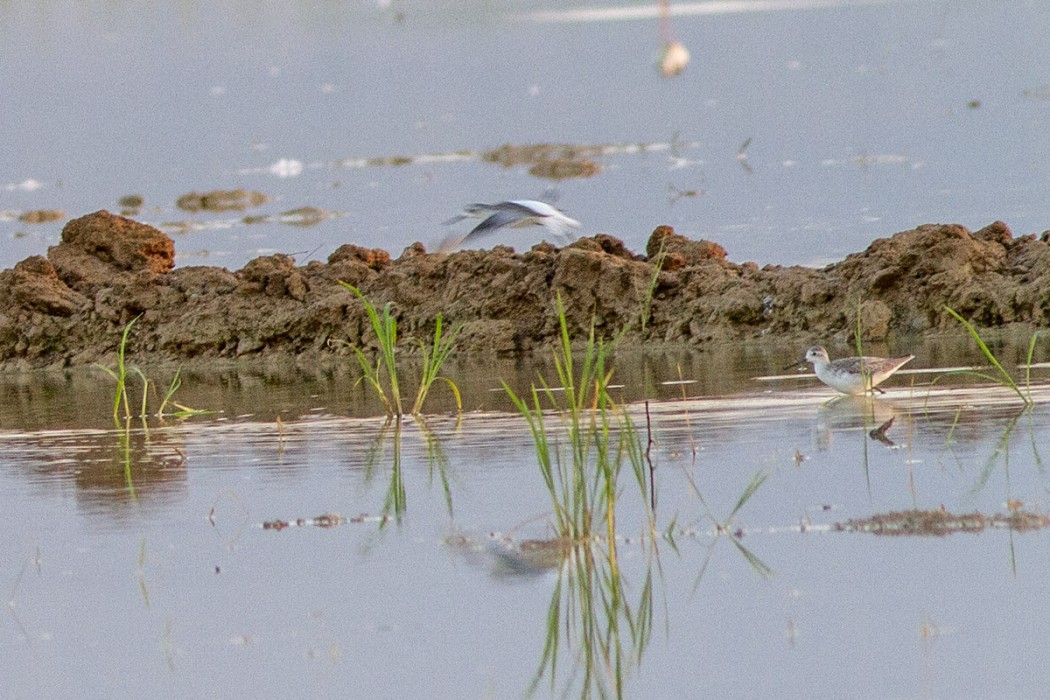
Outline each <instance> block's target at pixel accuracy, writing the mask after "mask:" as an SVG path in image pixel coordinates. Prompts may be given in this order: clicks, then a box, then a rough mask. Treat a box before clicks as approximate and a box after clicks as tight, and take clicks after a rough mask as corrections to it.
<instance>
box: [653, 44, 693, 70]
mask: <svg viewBox="0 0 1050 700" xmlns="http://www.w3.org/2000/svg"><path fill="white" fill-rule="evenodd" d="M657 65H658V66H659V68H660V75H662V76H663V77H665V78H673V77H675V76H676V75H678V74H679V73H681V72H682V71H684V70H685V68H686V66H688V65H689V49H687V48H685V46H684V45H683V44H682V42H680V41H671V42H668V43H666V44H664V46H663V49H661V51H660V60H659V61H658V62H657Z"/></svg>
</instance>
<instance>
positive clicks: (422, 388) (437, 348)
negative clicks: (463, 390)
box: [339, 280, 463, 416]
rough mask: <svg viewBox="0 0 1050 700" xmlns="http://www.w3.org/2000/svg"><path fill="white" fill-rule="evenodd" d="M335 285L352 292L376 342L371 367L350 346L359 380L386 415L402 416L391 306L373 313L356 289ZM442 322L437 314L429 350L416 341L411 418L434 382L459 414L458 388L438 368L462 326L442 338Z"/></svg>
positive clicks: (420, 407) (373, 309)
mask: <svg viewBox="0 0 1050 700" xmlns="http://www.w3.org/2000/svg"><path fill="white" fill-rule="evenodd" d="M339 284H341V285H343V287H345V288H346V289H349V290H350V291H351V292H353V294H354V295H355V296H356V297H357V298H358V299H360V300H361V303H362V304H364V306H365V313H367V314H368V320H369V321H370V323H371V325H372V331H373V332H374V333H375V336H376V340H377V342H378V343H379V354H378V356H377V357H376V359H375V362H374V363H373V362H372V361H371V360H370V359H369V358H368V356H367V355H366V354H365V352H364V351H363V350H362V349H361V348H359V347H357V346H356V345H351V346H350V348H351V349H352V350H353V351H354V356H355V357H356V358H357V362H358V364H359V365H360V367H361V371H362V372H363V373H364V375H363V377H362V379H363V380H364V381H366V382H367V383H368V385H369V386H371V387H372V389H373V390H375V393H376V395H377V396H378V397H379V399H380V400H381V401H382V402H383V405H384V407H385V408H386V412H387V414H388V415H391V416H402V415H404V413H405V411H404V409H403V406H402V401H401V384H400V379H399V377H398V366H397V356H396V347H395V346H396V345H397V318H395V317H394V314H393V306H394V305H393V302H387V303H386V304H385V305H384V306H383V309H382V311H377V310H376V307H375V305H374V304H372V302H371V301H369V300H368V299H367V298H366V297H365V295H364V294H363V293H362V292H361V290H360V289H358V288H357V287H355V286H354V285H352V284H349V283H347V282H343V281H342V280H340V281H339ZM442 321H443V320H442V316H441V314H438V315H437V318H436V319H435V321H434V340H433V342H432V343H431V344H430V345H429V346H428V345H427V344H426V343H424V342H423V341H422V340H420V341H419V346H420V349H421V351H422V355H423V368H422V370H421V373H420V380H419V389H418V390H417V392H416V399H415V402H414V403H413V404H412V410H411V411H410V413H412V414H413V415H417V414H419V413H421V412H422V411H423V402H424V401H426V398H427V395H428V394H429V393H430V389H431V387H432V386H433V384H434V382H435V381H437V380H438V379H440V380H442V381H444V382H445V383H446V384H447V385H448V387H449V389H451V390H452V394H453V396H454V397H455V399H456V408H457V409H458V410H459V411H462V410H463V402H462V400H461V399H460V395H459V388H458V387H457V386H456V384H455V382H453V381H452V380H451V379H449V378H448V377H443V376H441V374H440V373H441V368H442V366H444V364H445V361H446V360H447V359H448V356H449V353H451V352H452V349H453V347H454V346H455V344H456V339H457V337H458V336H459V332H460V330H462V328H463V326H462V324H460V325H458V326H456V327H455V328H453V329H452V332H451V333H449V334H447V335H443V332H442V328H443V327H442ZM384 385H385V386H384Z"/></svg>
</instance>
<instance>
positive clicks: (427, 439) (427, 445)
mask: <svg viewBox="0 0 1050 700" xmlns="http://www.w3.org/2000/svg"><path fill="white" fill-rule="evenodd" d="M410 420H411V422H409V421H410ZM457 422H458V421H457ZM405 424H408V425H410V426H411V427H414V428H415V430H416V431H417V435H418V437H419V439H420V440H421V441H422V443H423V447H424V450H425V454H426V462H427V467H428V470H429V480H430V483H431V485H433V481H434V478H435V477H436V478H437V480H438V481H439V482H440V483H441V490H442V493H443V494H444V498H445V507H446V509H447V510H448V514H449V517H452V487H451V483H450V482H449V479H448V457H447V456H446V455H445V450H444V447H443V446H442V444H441V440H440V438H439V437H438V435H437V434H436V433H435V432H434V431H433V430H431V429H430V426H429V425H428V424H427V422H426V420H425V419H424V418H423V417H422V416H414V417H412V418H411V419H409V418H407V417H402V416H396V417H394V416H392V417H389V418H387V420H386V422H384V423H383V425H382V426H381V427H380V428H379V430H378V431H377V432H376V434H375V437H374V438H373V440H372V443H371V446H370V447H369V449H368V452H367V456H366V457H365V480H366V482H371V481H372V480H373V479H375V478H377V476H378V475H379V474H380V473H381V472H382V471H383V470H384V469H385V468H386V465H387V464H389V474H388V478H389V483H388V485H387V490H386V496H385V498H384V500H383V516H384V517H383V518H382V519H381V520H380V527H382V526H383V525H385V524H386V523H387V522H389V520H390V518H391V517H392V518H393V520H394V521H395V522H397V523H398V524H400V523H401V519H402V517H403V516H404V515H405V512H406V511H407V510H408V493H407V490H406V487H405V476H404V472H403V471H402V465H401V451H402V447H401V441H402V430H403V428H404V427H405ZM388 449H389V452H388ZM388 459H389V461H388Z"/></svg>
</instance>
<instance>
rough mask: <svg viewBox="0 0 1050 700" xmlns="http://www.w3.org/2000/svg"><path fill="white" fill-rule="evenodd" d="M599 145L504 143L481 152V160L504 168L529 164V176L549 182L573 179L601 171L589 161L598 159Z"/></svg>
mask: <svg viewBox="0 0 1050 700" xmlns="http://www.w3.org/2000/svg"><path fill="white" fill-rule="evenodd" d="M602 153H603V149H602V147H600V146H574V145H571V144H558V143H539V144H531V145H527V146H512V145H510V144H504V145H503V146H500V147H499V148H495V149H493V150H490V151H485V152H484V153H482V154H481V160H482V161H485V162H488V163H499V164H500V165H502V166H503V167H504V168H512V167H515V166H518V165H529V166H531V167H529V174H530V175H535V176H536V177H545V178H548V179H551V180H565V179H568V178H574V177H591V176H593V175H597V174H598V173H600V172H601V170H602V167H601V165H599V164H598V163H597V162H595V161H594V160H592V158H594V157H596V156H600V155H602Z"/></svg>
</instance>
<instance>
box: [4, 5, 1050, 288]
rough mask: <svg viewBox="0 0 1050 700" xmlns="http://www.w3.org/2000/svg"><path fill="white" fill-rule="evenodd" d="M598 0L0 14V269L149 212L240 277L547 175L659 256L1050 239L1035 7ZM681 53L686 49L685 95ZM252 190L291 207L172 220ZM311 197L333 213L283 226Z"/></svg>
mask: <svg viewBox="0 0 1050 700" xmlns="http://www.w3.org/2000/svg"><path fill="white" fill-rule="evenodd" d="M583 6H584V5H582V4H575V3H557V4H553V3H550V2H547V1H543V2H541V1H532V0H530V1H527V2H515V3H491V2H454V3H452V2H435V1H434V0H422V1H421V0H392V1H389V2H386V1H383V2H355V3H340V4H335V5H332V4H324V5H316V4H311V3H308V4H303V3H292V4H288V3H274V2H264V3H234V4H233V8H235V9H231V11H230V12H226V13H215V12H212V11H211V10H210V8H209V7H208V6H207V5H205V4H201V3H195V2H188V3H179V4H178V5H177V6H172V7H168V6H154V5H148V6H146V7H142V6H140V5H136V4H129V3H97V2H89V3H80V2H77V3H73V2H68V1H66V2H61V1H55V2H42V3H33V4H31V5H23V4H17V3H16V4H10V3H8V4H4V5H3V6H2V7H0V65H3V66H4V68H5V69H4V71H2V72H0V90H2V92H3V93H4V94H6V95H17V96H18V99H11V100H5V101H4V103H3V104H2V105H0V123H2V124H4V128H3V129H0V152H3V153H4V154H5V157H4V162H3V164H2V165H0V213H2V215H0V236H2V237H3V239H4V240H5V243H4V245H3V246H2V250H0V265H3V266H4V267H8V266H10V265H11V264H13V263H14V262H15V261H17V260H19V259H21V258H23V257H25V256H27V255H31V254H42V253H44V251H45V250H46V247H47V246H48V245H51V244H54V243H56V242H57V240H58V235H59V232H60V229H61V225H62V223H63V221H64V219H60V220H59V221H56V222H53V223H41V224H28V223H22V222H20V221H19V220H18V218H17V217H18V216H20V215H21V214H23V213H25V212H28V211H33V210H37V209H58V210H62V211H63V212H65V215H66V217H72V216H79V215H81V214H85V213H88V212H91V211H95V210H97V209H100V208H108V209H111V210H116V209H119V208H120V207H119V204H118V200H119V198H121V197H123V196H125V195H132V194H135V195H140V196H141V197H142V198H143V199H144V205H143V206H142V208H141V209H140V210H139V211H138V213H137V214H136V216H137V217H138V218H139V219H142V220H145V221H147V222H149V223H152V224H155V225H158V226H161V227H163V228H164V230H166V231H168V232H169V233H170V234H171V235H173V236H174V237H175V238H176V247H177V251H178V264H180V265H189V264H216V265H223V266H226V267H231V268H237V267H240V266H241V265H243V264H244V262H245V261H247V260H248V259H250V258H252V257H254V256H256V255H260V254H265V253H270V252H274V251H277V252H284V253H290V254H295V255H296V257H297V259H298V260H300V261H301V262H305V261H306V260H308V259H312V258H319V259H323V258H325V257H326V256H327V255H328V254H329V253H331V252H332V251H333V250H334V249H335V248H336V247H338V246H339V245H340V244H342V243H346V242H354V243H359V244H363V245H367V246H380V247H384V248H387V249H389V250H391V251H393V252H394V253H395V254H396V253H399V252H400V251H401V250H402V249H403V248H404V247H405V246H407V245H409V244H410V243H411V242H413V241H417V240H418V241H423V242H424V243H426V244H427V245H429V246H431V247H433V246H434V245H435V244H436V243H437V242H439V241H440V240H441V239H442V238H443V237H444V236H445V235H446V234H448V233H449V229H447V228H443V227H442V226H441V225H440V222H442V221H444V220H446V219H447V218H449V217H450V216H452V215H453V214H455V213H456V212H458V211H459V210H460V208H461V207H462V206H463V205H465V204H467V203H469V202H474V201H482V202H489V201H498V200H501V199H515V198H517V199H521V198H536V197H539V196H541V194H542V193H543V192H544V190H545V189H547V188H548V187H550V186H552V185H554V186H557V188H558V190H559V191H560V195H561V196H560V199H559V200H558V203H559V206H560V207H562V208H564V209H565V210H566V211H567V212H568V213H569V214H571V215H572V216H573V217H575V218H577V219H579V220H580V221H581V222H583V224H584V228H583V232H584V233H591V234H593V233H596V232H605V233H610V234H613V235H616V236H619V237H621V238H623V239H624V240H625V241H626V242H627V243H628V245H629V247H630V248H632V249H633V250H637V251H640V250H643V248H644V244H645V241H646V240H647V238H648V235H649V233H650V232H651V231H652V230H653V228H654V227H655V226H656V225H658V224H670V225H672V226H674V227H675V228H676V230H677V231H678V232H679V233H682V234H685V235H687V236H690V237H697V238H699V237H704V238H708V239H712V240H715V241H717V242H719V243H720V244H722V245H723V246H725V248H726V249H727V250H728V252H729V256H730V258H731V259H732V260H734V261H738V262H742V261H745V260H755V261H757V262H759V263H766V262H775V263H783V264H791V263H803V264H822V263H824V262H827V261H830V260H837V259H841V258H842V257H844V256H845V255H846V254H848V253H851V252H855V251H858V250H861V249H863V248H864V247H866V246H867V245H868V244H869V243H870V242H871V240H872V239H874V238H877V237H884V236H888V235H890V234H892V233H894V232H895V231H899V230H905V229H909V228H912V227H914V226H916V225H919V224H922V223H928V222H957V223H961V224H964V225H966V226H969V227H971V228H974V229H976V228H978V227H980V226H983V225H985V224H987V223H990V222H991V221H992V220H994V219H997V218H1001V219H1003V220H1005V221H1006V222H1007V223H1008V224H1009V225H1010V226H1011V227H1013V229H1014V231H1015V232H1016V233H1018V234H1024V233H1033V232H1035V233H1038V232H1040V231H1042V230H1044V229H1045V228H1046V227H1047V222H1048V221H1050V212H1048V211H1047V205H1046V203H1045V202H1046V198H1045V197H1044V196H1042V194H1043V193H1044V192H1045V190H1046V186H1047V183H1048V182H1050V153H1048V151H1047V148H1048V146H1047V140H1046V139H1045V138H1043V135H1044V134H1045V133H1046V132H1047V130H1048V127H1050V124H1048V120H1050V100H1048V96H1050V89H1048V87H1047V84H1046V80H1045V78H1044V77H1043V76H1042V74H1041V72H1040V67H1041V66H1044V65H1046V64H1047V63H1048V62H1050V48H1048V45H1047V42H1046V41H1045V40H1044V38H1045V37H1046V35H1047V34H1048V31H1050V15H1048V14H1047V13H1046V12H1045V11H1044V8H1043V5H1042V3H1039V2H1032V1H1031V0H1008V1H1005V2H997V3H992V4H989V3H957V2H944V1H939V0H897V1H895V0H885V1H880V2H870V1H854V0H832V1H830V2H819V3H813V2H795V1H793V0H779V1H774V2H766V3H752V4H750V5H749V4H746V3H718V2H713V3H685V2H676V3H673V5H672V6H673V7H674V8H675V9H676V10H677V11H678V12H679V14H676V15H675V16H673V17H672V18H671V19H670V22H669V24H668V25H667V29H665V30H662V29H661V24H660V22H659V20H658V18H657V16H656V15H655V11H656V8H657V3H655V2H652V3H611V4H610V3H604V4H603V6H604V7H605V8H606V11H605V12H604V13H598V14H597V15H593V16H590V18H587V17H580V16H575V15H573V14H572V13H571V10H574V9H577V8H579V7H583ZM617 8H636V9H640V10H642V12H641V14H640V15H637V18H635V19H629V18H628V19H620V17H622V16H625V15H623V14H622V13H619V14H618V13H617V12H616V9H617ZM756 8H757V9H756ZM744 10H748V11H744ZM626 16H630V15H629V13H628V14H627V15H626ZM670 35H673V36H674V37H675V38H677V39H678V40H679V41H681V42H682V43H683V44H684V45H685V46H686V47H687V48H688V49H689V51H690V52H691V54H692V60H691V62H690V65H689V66H688V68H687V69H686V70H685V72H683V73H682V74H681V75H679V76H678V77H676V78H673V79H664V78H661V77H660V76H659V74H658V72H657V70H656V68H655V57H656V55H657V54H658V52H659V49H660V46H661V41H662V40H664V38H665V37H666V36H670ZM504 144H510V145H513V146H530V145H533V144H568V145H571V146H585V147H590V146H593V147H598V148H599V152H598V153H597V154H592V157H591V158H590V160H592V161H594V162H595V163H596V164H597V165H598V166H599V168H600V171H599V172H598V174H596V175H592V176H590V177H572V178H568V179H562V180H552V179H550V178H547V177H538V176H534V175H530V174H529V168H528V166H527V165H517V166H513V167H504V166H503V165H500V164H498V163H494V162H488V161H486V160H485V159H484V154H485V153H486V152H489V151H490V150H492V149H496V148H498V147H500V146H502V145H504ZM233 188H245V189H248V190H257V191H260V192H262V193H264V194H265V195H267V196H269V197H270V198H271V201H270V202H268V203H267V204H265V205H262V206H259V207H253V208H250V209H248V210H246V211H244V212H236V211H234V212H219V213H197V214H193V213H188V212H185V211H181V210H178V209H176V207H175V201H176V199H177V198H178V197H179V196H181V195H183V194H186V193H189V192H192V191H197V192H203V191H207V190H212V189H233ZM302 207H313V208H316V209H319V210H321V211H322V212H327V213H328V214H329V215H330V217H329V218H325V219H323V220H322V221H321V222H320V223H316V224H314V225H307V226H303V225H291V224H288V223H281V221H280V219H279V215H280V214H281V213H282V212H288V211H291V210H297V209H300V208H302ZM245 216H252V217H258V218H256V219H255V221H256V223H250V224H249V223H245V220H244V217H245ZM462 232H463V231H461V233H462ZM541 233H542V231H541V230H540V229H531V230H530V229H527V230H523V231H517V232H512V233H508V234H504V235H500V236H494V237H493V238H491V239H487V240H485V241H483V243H484V244H486V245H488V244H496V243H511V244H515V245H517V246H518V247H519V249H520V248H523V247H528V246H530V245H532V244H534V243H536V242H538V241H539V240H540V238H541Z"/></svg>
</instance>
